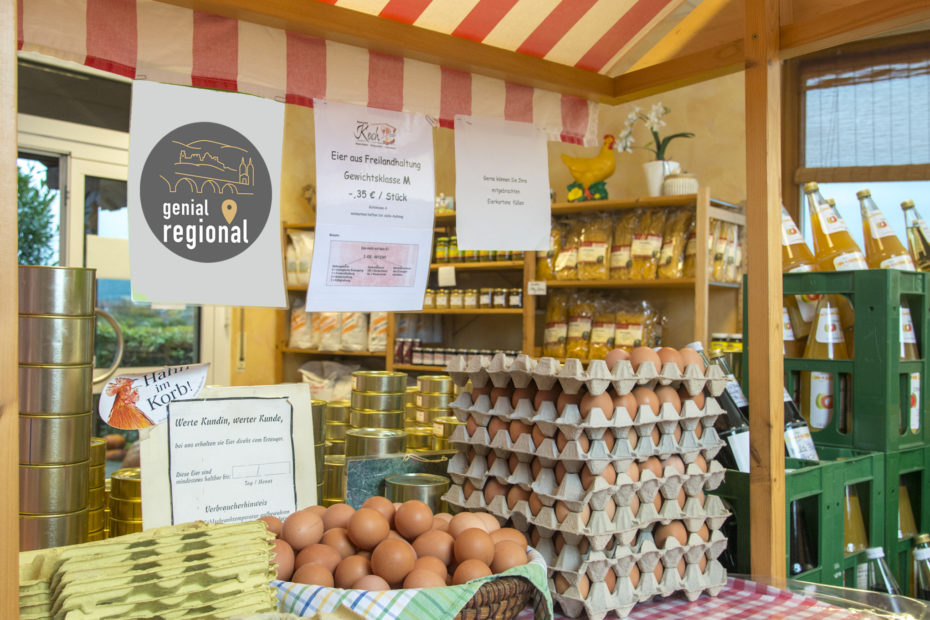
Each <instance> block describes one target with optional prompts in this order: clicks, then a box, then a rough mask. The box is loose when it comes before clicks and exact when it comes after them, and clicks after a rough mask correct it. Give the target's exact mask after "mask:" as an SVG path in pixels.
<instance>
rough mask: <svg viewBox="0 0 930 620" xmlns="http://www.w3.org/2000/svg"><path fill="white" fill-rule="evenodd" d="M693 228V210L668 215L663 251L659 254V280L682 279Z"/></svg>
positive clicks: (663, 231)
mask: <svg viewBox="0 0 930 620" xmlns="http://www.w3.org/2000/svg"><path fill="white" fill-rule="evenodd" d="M693 228H694V211H693V209H689V208H682V209H675V210H674V211H671V212H670V213H669V214H668V217H666V219H665V227H664V229H663V230H662V251H661V252H659V267H658V269H657V274H658V277H659V278H661V279H678V278H681V277H682V274H683V272H684V266H685V265H684V263H685V245H686V243H687V241H688V233H689V232H691V230H692V229H693Z"/></svg>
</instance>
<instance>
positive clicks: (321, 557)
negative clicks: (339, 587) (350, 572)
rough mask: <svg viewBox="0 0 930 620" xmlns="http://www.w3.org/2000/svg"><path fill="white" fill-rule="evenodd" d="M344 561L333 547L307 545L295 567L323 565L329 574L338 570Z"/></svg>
mask: <svg viewBox="0 0 930 620" xmlns="http://www.w3.org/2000/svg"><path fill="white" fill-rule="evenodd" d="M341 561H342V554H341V553H339V551H338V550H336V549H335V548H333V547H330V546H329V545H324V544H321V543H315V544H313V545H307V546H306V547H304V548H303V549H301V550H300V553H298V554H297V558H296V559H295V561H294V566H296V567H297V568H300V567H301V566H303V565H304V564H312V563H316V564H322V565H323V566H325V567H326V569H327V570H329V572H333V571H334V570H336V567H337V566H339V562H341Z"/></svg>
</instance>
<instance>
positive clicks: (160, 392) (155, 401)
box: [97, 364, 210, 430]
mask: <svg viewBox="0 0 930 620" xmlns="http://www.w3.org/2000/svg"><path fill="white" fill-rule="evenodd" d="M209 370H210V364H193V365H191V366H165V367H164V368H159V369H158V370H155V371H152V372H148V373H144V374H116V375H115V376H113V377H112V378H111V379H110V380H109V381H107V383H106V385H105V386H104V387H103V391H102V392H101V393H100V401H99V402H98V403H97V412H98V413H99V414H100V419H101V420H103V421H104V422H106V423H107V424H109V425H110V426H113V427H115V428H121V429H124V430H130V429H137V428H145V427H147V426H154V425H156V424H161V423H162V422H164V421H165V418H167V417H168V403H170V402H171V401H174V400H180V399H187V398H194V397H196V396H197V394H199V393H200V390H201V389H203V386H204V384H205V383H206V382H207V372H208V371H209Z"/></svg>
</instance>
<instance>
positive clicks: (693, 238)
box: [685, 232, 697, 256]
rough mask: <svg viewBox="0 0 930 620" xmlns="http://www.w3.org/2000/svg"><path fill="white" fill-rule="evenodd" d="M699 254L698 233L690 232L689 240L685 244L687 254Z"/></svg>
mask: <svg viewBox="0 0 930 620" xmlns="http://www.w3.org/2000/svg"><path fill="white" fill-rule="evenodd" d="M696 254H697V235H696V234H694V233H693V232H692V233H688V242H687V243H686V244H685V256H695V255H696Z"/></svg>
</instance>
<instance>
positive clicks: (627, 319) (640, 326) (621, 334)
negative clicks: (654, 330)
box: [614, 301, 646, 352]
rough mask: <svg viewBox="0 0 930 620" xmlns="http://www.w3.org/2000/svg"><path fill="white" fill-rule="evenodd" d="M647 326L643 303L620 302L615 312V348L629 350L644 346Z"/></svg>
mask: <svg viewBox="0 0 930 620" xmlns="http://www.w3.org/2000/svg"><path fill="white" fill-rule="evenodd" d="M645 327H646V314H645V312H644V311H643V308H642V305H641V304H640V305H638V306H637V304H635V303H633V302H629V301H622V302H620V303H619V304H618V305H617V311H616V312H615V313H614V348H617V349H624V350H626V351H627V352H629V351H630V350H632V349H633V348H634V347H639V346H643V338H644V336H645Z"/></svg>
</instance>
